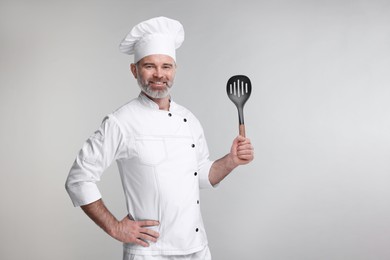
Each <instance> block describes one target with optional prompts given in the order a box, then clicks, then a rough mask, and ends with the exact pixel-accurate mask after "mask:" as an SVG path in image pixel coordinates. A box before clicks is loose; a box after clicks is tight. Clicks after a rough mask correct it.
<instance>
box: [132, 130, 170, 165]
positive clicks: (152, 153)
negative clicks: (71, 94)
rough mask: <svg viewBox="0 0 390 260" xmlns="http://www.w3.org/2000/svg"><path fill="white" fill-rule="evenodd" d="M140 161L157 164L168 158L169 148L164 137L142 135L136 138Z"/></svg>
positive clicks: (146, 163)
mask: <svg viewBox="0 0 390 260" xmlns="http://www.w3.org/2000/svg"><path fill="white" fill-rule="evenodd" d="M135 146H136V151H137V154H138V159H139V161H140V163H142V164H145V165H151V166H156V165H159V164H161V163H162V162H163V161H164V160H165V159H166V158H167V149H166V145H165V140H164V139H163V138H155V137H142V138H137V139H136V140H135Z"/></svg>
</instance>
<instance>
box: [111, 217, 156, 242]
mask: <svg viewBox="0 0 390 260" xmlns="http://www.w3.org/2000/svg"><path fill="white" fill-rule="evenodd" d="M159 224H160V223H159V222H158V221H155V220H141V221H134V220H131V219H130V218H129V217H128V216H126V217H124V218H123V219H122V220H121V221H119V222H118V225H117V228H116V229H114V230H113V234H112V237H114V238H115V239H117V240H119V241H121V242H123V243H133V244H137V245H141V246H144V247H148V246H149V243H148V242H147V241H151V242H157V238H158V237H159V235H160V234H159V233H158V232H156V231H153V230H151V229H149V228H147V227H151V226H158V225H159Z"/></svg>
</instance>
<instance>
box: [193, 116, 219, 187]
mask: <svg viewBox="0 0 390 260" xmlns="http://www.w3.org/2000/svg"><path fill="white" fill-rule="evenodd" d="M196 123H197V124H196V127H195V128H196V132H197V144H196V147H197V158H198V173H199V188H200V189H206V188H213V186H212V185H211V183H210V180H209V172H210V168H211V166H212V165H213V163H214V161H211V160H210V159H209V148H208V146H207V142H206V138H205V135H204V132H203V128H202V126H201V124H200V122H199V121H198V120H197V119H196Z"/></svg>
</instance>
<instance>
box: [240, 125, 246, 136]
mask: <svg viewBox="0 0 390 260" xmlns="http://www.w3.org/2000/svg"><path fill="white" fill-rule="evenodd" d="M239 133H240V135H241V136H243V137H245V125H244V124H241V125H240V129H239Z"/></svg>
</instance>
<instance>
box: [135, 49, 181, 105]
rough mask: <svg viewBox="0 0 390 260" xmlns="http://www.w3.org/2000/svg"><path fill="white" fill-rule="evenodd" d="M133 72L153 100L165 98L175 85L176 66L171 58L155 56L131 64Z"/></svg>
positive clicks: (141, 86)
mask: <svg viewBox="0 0 390 260" xmlns="http://www.w3.org/2000/svg"><path fill="white" fill-rule="evenodd" d="M131 71H132V73H133V75H134V77H135V78H136V79H137V81H138V85H139V86H140V88H141V90H142V91H143V92H144V93H145V94H147V95H148V96H149V97H151V98H165V97H167V96H168V95H169V91H170V89H171V87H172V85H173V80H174V78H175V73H176V64H175V61H174V60H173V59H172V58H171V57H170V56H167V55H162V54H154V55H149V56H146V57H144V58H142V59H141V60H140V61H139V62H138V63H137V64H131Z"/></svg>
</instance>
